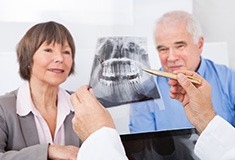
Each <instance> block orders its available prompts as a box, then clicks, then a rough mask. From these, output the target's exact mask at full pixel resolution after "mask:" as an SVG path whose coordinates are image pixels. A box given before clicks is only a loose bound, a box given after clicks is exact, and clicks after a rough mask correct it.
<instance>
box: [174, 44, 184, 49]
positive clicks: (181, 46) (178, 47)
mask: <svg viewBox="0 0 235 160" xmlns="http://www.w3.org/2000/svg"><path fill="white" fill-rule="evenodd" d="M184 47H185V45H183V44H182V45H178V46H176V47H175V48H176V49H184Z"/></svg>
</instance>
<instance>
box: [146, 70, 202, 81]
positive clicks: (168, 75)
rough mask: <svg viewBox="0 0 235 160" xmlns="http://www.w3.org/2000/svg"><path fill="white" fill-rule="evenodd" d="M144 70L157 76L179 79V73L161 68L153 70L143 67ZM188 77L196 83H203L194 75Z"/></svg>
mask: <svg viewBox="0 0 235 160" xmlns="http://www.w3.org/2000/svg"><path fill="white" fill-rule="evenodd" d="M143 71H145V72H147V73H150V74H153V75H156V76H162V77H166V78H170V79H175V80H177V75H176V74H173V73H169V72H164V71H159V70H153V69H143ZM187 78H188V79H189V80H190V81H191V82H192V83H194V84H201V81H200V80H198V79H196V78H194V77H192V76H187Z"/></svg>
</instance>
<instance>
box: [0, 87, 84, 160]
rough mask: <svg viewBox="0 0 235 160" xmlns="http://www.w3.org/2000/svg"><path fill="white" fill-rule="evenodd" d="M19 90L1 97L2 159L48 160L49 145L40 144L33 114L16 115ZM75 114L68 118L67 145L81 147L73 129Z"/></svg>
mask: <svg viewBox="0 0 235 160" xmlns="http://www.w3.org/2000/svg"><path fill="white" fill-rule="evenodd" d="M16 99H17V90H16V91H13V92H10V93H9V94H6V95H4V96H0V159H1V160H47V159H48V154H47V153H48V150H47V149H48V144H39V137H38V133H37V129H36V124H35V121H34V117H33V114H32V113H30V114H28V115H27V116H23V117H21V116H19V115H17V114H16ZM73 116H74V113H73V112H70V114H69V115H68V116H67V117H66V119H65V122H64V126H65V145H74V146H78V147H79V146H80V145H81V141H80V140H79V139H78V137H77V135H76V134H75V132H74V131H73V128H72V122H71V121H72V118H73Z"/></svg>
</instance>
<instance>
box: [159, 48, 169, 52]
mask: <svg viewBox="0 0 235 160" xmlns="http://www.w3.org/2000/svg"><path fill="white" fill-rule="evenodd" d="M167 50H168V49H167V48H161V49H159V50H158V51H159V52H160V53H166V52H167Z"/></svg>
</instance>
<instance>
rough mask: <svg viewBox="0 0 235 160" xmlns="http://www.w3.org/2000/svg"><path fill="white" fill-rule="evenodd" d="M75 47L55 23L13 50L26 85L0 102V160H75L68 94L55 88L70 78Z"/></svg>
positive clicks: (35, 30)
mask: <svg viewBox="0 0 235 160" xmlns="http://www.w3.org/2000/svg"><path fill="white" fill-rule="evenodd" d="M74 56H75V45H74V41H73V38H72V36H71V34H70V32H69V31H68V30H67V29H66V27H64V26H63V25H61V24H59V23H56V22H46V23H40V24H36V25H35V26H33V27H32V28H30V29H29V30H28V31H27V33H26V34H25V35H24V37H23V38H22V39H21V40H20V42H19V44H18V46H17V58H18V62H19V74H20V76H21V78H22V79H24V80H25V83H24V84H23V85H22V86H20V87H19V88H18V89H17V90H15V91H12V92H11V93H9V94H6V95H4V96H1V97H0V159H1V160H5V159H7V160H10V159H14V160H16V159H20V160H22V159H24V160H27V159H29V160H32V159H37V160H47V159H71V160H72V159H76V156H77V153H78V146H79V145H80V143H81V142H80V140H79V139H78V137H77V136H76V134H75V132H74V131H73V129H72V123H71V120H72V118H73V116H74V110H73V107H72V104H71V102H70V95H69V93H67V92H66V91H65V90H63V89H62V88H60V87H59V85H60V84H61V83H63V82H64V81H65V80H66V79H67V77H68V76H69V75H70V74H72V73H74Z"/></svg>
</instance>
